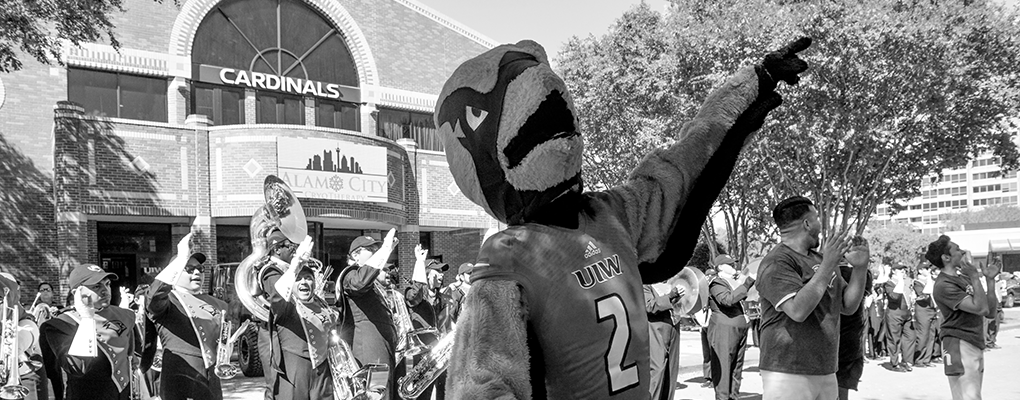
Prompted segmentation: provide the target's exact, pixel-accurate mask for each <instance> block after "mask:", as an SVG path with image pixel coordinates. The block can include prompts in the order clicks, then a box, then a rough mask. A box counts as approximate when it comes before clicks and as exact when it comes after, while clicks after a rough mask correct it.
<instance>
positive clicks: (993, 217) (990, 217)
mask: <svg viewBox="0 0 1020 400" xmlns="http://www.w3.org/2000/svg"><path fill="white" fill-rule="evenodd" d="M996 222H998V223H1006V222H1012V223H1016V224H1020V207H1017V206H992V207H988V208H985V209H983V210H977V211H964V212H958V213H953V214H950V215H949V221H946V231H960V230H964V229H972V228H970V225H971V224H986V223H996Z"/></svg>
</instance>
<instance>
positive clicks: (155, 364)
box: [149, 340, 163, 372]
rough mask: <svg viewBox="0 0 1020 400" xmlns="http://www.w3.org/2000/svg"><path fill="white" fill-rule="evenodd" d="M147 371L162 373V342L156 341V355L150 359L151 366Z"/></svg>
mask: <svg viewBox="0 0 1020 400" xmlns="http://www.w3.org/2000/svg"><path fill="white" fill-rule="evenodd" d="M149 369H151V370H153V371H156V372H163V342H161V341H159V340H157V341H156V355H155V356H153V358H152V366H151V367H149Z"/></svg>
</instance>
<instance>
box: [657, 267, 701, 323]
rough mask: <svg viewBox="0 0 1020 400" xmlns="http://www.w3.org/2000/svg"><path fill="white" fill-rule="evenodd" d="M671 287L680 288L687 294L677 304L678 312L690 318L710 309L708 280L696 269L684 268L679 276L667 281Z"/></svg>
mask: <svg viewBox="0 0 1020 400" xmlns="http://www.w3.org/2000/svg"><path fill="white" fill-rule="evenodd" d="M666 284H668V285H669V287H671V288H672V287H674V286H676V287H680V288H683V289H684V291H685V292H686V293H685V294H684V296H683V297H681V298H680V301H678V302H677V305H676V308H677V310H676V311H677V312H678V313H679V314H680V315H683V316H690V315H693V314H695V313H697V312H698V311H701V309H703V308H706V307H708V278H707V277H706V276H705V273H703V272H701V270H699V269H697V268H694V267H684V269H683V270H681V271H680V273H679V274H676V276H673V277H672V278H669V280H667V281H666Z"/></svg>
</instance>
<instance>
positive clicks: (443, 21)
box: [393, 0, 498, 49]
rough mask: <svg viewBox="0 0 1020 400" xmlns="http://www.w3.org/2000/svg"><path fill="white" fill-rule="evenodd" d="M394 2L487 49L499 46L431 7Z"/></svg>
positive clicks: (410, 1) (407, 0)
mask: <svg viewBox="0 0 1020 400" xmlns="http://www.w3.org/2000/svg"><path fill="white" fill-rule="evenodd" d="M393 1H395V2H397V3H398V4H400V5H403V6H404V7H407V8H410V9H412V10H414V11H415V12H417V13H418V14H421V15H423V16H425V17H428V18H429V19H431V20H433V21H436V22H438V23H439V24H440V25H443V26H445V27H447V28H449V29H451V30H453V31H454V32H457V33H459V34H461V35H462V36H464V37H466V38H468V39H471V40H473V41H474V42H475V43H478V44H480V45H482V46H485V47H486V48H490V49H491V48H493V47H496V46H497V45H498V42H496V41H495V40H492V39H491V38H489V37H488V36H485V35H483V34H481V33H479V32H478V31H476V30H474V29H471V28H468V27H467V26H464V25H463V24H461V23H460V22H457V21H456V20H454V19H453V18H450V17H447V16H446V15H443V13H440V12H439V11H436V10H434V9H432V8H430V7H429V6H426V5H424V4H422V3H419V2H418V1H416V0H393Z"/></svg>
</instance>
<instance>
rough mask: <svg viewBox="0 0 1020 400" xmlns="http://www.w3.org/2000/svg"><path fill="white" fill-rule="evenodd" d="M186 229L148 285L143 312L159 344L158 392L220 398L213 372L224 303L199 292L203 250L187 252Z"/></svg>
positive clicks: (167, 397) (170, 397)
mask: <svg viewBox="0 0 1020 400" xmlns="http://www.w3.org/2000/svg"><path fill="white" fill-rule="evenodd" d="M191 235H192V234H191V233H189V234H187V235H186V236H184V238H183V239H181V241H180V242H179V243H178V244H177V257H175V258H174V259H173V260H171V261H170V264H169V265H167V266H166V268H163V270H162V271H160V273H159V275H157V276H156V280H155V281H154V282H153V283H152V286H150V287H149V299H150V300H149V302H148V304H146V312H147V314H148V316H149V319H151V320H152V322H153V323H154V324H155V326H156V331H157V332H159V337H160V340H161V341H162V344H163V368H162V372H161V374H160V385H159V386H160V387H159V393H160V397H161V398H162V399H164V400H175V399H182V400H183V399H210V400H216V399H222V398H223V391H222V390H221V389H220V379H219V378H218V377H217V376H216V374H215V368H216V352H217V347H218V344H219V335H220V329H221V321H222V318H223V313H224V312H225V310H226V309H227V304H226V303H225V302H223V301H222V300H220V299H217V298H215V297H213V296H212V295H209V294H204V293H202V292H201V291H202V280H203V275H204V273H205V270H204V267H203V265H202V264H203V263H205V260H206V257H205V255H204V254H202V253H194V254H192V253H191V247H190V241H191Z"/></svg>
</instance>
